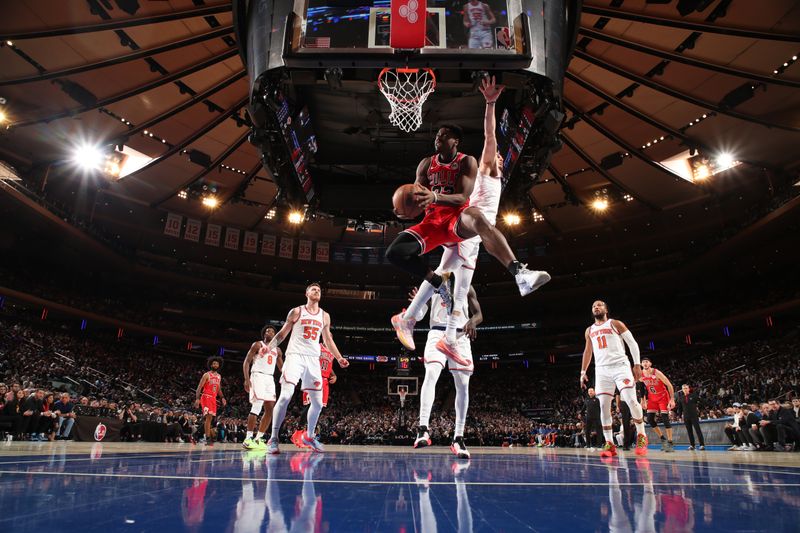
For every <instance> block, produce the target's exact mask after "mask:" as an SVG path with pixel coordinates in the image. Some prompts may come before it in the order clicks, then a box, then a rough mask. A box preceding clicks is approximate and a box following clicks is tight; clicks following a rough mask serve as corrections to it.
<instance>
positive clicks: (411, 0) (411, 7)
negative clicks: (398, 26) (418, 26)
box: [400, 0, 419, 24]
mask: <svg viewBox="0 0 800 533" xmlns="http://www.w3.org/2000/svg"><path fill="white" fill-rule="evenodd" d="M418 7H419V2H418V0H408V2H406V3H405V4H403V5H402V6H400V16H401V17H403V18H404V19H406V20H407V21H408V22H409V23H411V24H414V23H415V22H417V20H419V14H417V8H418Z"/></svg>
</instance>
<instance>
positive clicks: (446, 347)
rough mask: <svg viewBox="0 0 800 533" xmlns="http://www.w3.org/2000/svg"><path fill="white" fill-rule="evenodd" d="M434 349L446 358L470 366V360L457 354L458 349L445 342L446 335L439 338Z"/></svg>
mask: <svg viewBox="0 0 800 533" xmlns="http://www.w3.org/2000/svg"><path fill="white" fill-rule="evenodd" d="M436 349H437V350H439V351H440V352H442V353H443V354H444V355H445V356H446V357H447V358H448V359H452V360H453V361H455V362H456V363H458V364H459V365H461V366H470V365H471V364H472V361H470V360H469V359H464V358H463V357H461V355H459V353H458V349H457V348H456V347H455V346H454V345H452V344H450V343H449V342H447V337H442V338H441V339H439V342H437V343H436Z"/></svg>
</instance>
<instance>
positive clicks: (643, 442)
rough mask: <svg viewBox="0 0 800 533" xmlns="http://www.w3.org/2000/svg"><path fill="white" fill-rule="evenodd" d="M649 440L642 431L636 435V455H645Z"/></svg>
mask: <svg viewBox="0 0 800 533" xmlns="http://www.w3.org/2000/svg"><path fill="white" fill-rule="evenodd" d="M648 444H649V441H648V440H647V435H645V434H644V433H639V435H638V436H637V437H636V451H635V452H634V453H635V454H636V455H647V445H648Z"/></svg>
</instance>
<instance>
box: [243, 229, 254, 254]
mask: <svg viewBox="0 0 800 533" xmlns="http://www.w3.org/2000/svg"><path fill="white" fill-rule="evenodd" d="M257 249H258V233H256V232H255V231H245V232H244V243H242V250H244V251H245V252H247V253H249V254H254V253H256V250H257Z"/></svg>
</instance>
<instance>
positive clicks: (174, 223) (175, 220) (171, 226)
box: [164, 213, 183, 237]
mask: <svg viewBox="0 0 800 533" xmlns="http://www.w3.org/2000/svg"><path fill="white" fill-rule="evenodd" d="M181 224H183V217H182V216H181V215H176V214H175V213H168V214H167V223H166V224H164V234H165V235H169V236H170V237H180V236H181Z"/></svg>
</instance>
